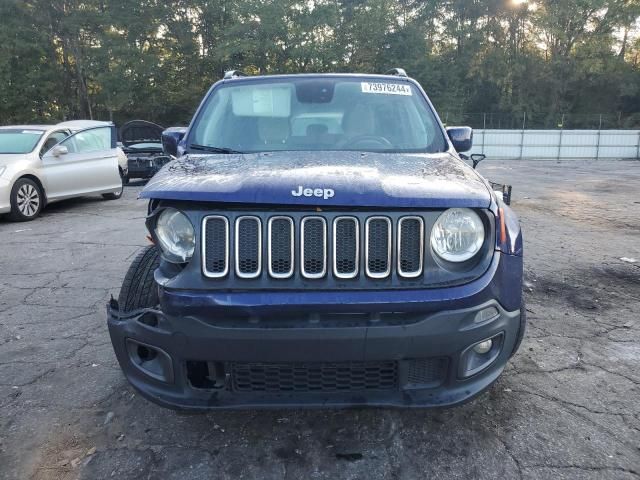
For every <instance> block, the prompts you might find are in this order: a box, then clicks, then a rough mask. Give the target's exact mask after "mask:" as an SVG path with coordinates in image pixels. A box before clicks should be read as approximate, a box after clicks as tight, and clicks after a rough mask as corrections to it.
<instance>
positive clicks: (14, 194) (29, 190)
mask: <svg viewBox="0 0 640 480" xmlns="http://www.w3.org/2000/svg"><path fill="white" fill-rule="evenodd" d="M43 205H44V194H43V192H42V189H41V188H40V186H39V185H38V184H37V183H36V182H34V181H33V180H31V179H30V178H19V179H18V180H17V181H16V183H14V184H13V188H12V189H11V213H9V218H10V219H11V220H13V221H15V222H28V221H30V220H34V219H35V218H37V217H38V215H40V212H41V211H42V206H43Z"/></svg>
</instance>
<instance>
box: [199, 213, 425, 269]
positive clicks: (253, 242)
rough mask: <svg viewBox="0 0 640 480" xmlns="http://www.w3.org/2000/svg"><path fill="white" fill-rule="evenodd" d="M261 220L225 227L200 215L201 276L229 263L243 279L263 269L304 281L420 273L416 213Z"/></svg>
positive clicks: (243, 219) (420, 224) (420, 223)
mask: <svg viewBox="0 0 640 480" xmlns="http://www.w3.org/2000/svg"><path fill="white" fill-rule="evenodd" d="M263 218H264V220H261V218H260V217H258V216H254V215H244V216H238V217H236V218H235V219H232V222H233V225H232V228H230V225H229V224H230V221H229V220H228V219H227V218H226V217H224V216H221V215H211V216H207V217H205V218H204V221H203V228H202V265H203V271H204V274H205V276H207V277H210V278H221V277H224V276H226V275H227V274H228V272H229V270H230V269H229V264H230V263H232V265H233V266H232V269H233V270H234V271H235V274H236V276H237V277H239V278H245V279H250V278H257V277H259V276H261V275H262V274H263V273H264V271H265V270H266V273H267V274H268V275H269V276H270V277H272V278H275V279H286V278H290V277H292V276H293V275H294V273H295V272H296V271H298V272H299V273H300V275H301V276H302V277H304V278H308V279H320V278H324V277H326V276H327V275H331V273H332V274H333V276H335V277H336V278H339V279H349V278H355V277H357V276H358V275H366V276H367V277H369V278H371V279H384V278H388V277H389V276H390V275H391V274H392V272H393V270H394V267H395V270H396V272H397V274H398V276H400V277H403V278H407V279H410V278H416V277H419V276H421V275H422V274H423V271H424V267H423V264H424V248H425V245H424V238H425V226H424V220H423V219H422V217H420V216H401V217H400V218H398V219H397V220H394V221H392V220H391V218H389V217H387V216H382V215H374V216H369V217H368V218H366V219H362V221H360V220H359V219H358V218H356V217H354V216H349V215H343V216H337V217H335V218H333V220H332V221H331V222H328V221H327V218H325V217H324V216H320V215H309V216H304V217H303V218H301V219H300V220H294V219H293V218H292V217H290V216H287V215H274V216H271V217H268V218H265V217H263ZM265 225H266V228H265ZM231 230H233V239H231ZM265 230H266V231H265ZM330 230H331V231H330ZM361 238H362V240H361ZM296 242H297V243H296ZM361 242H362V243H363V245H364V247H363V251H362V252H361V251H360V250H361V249H360V244H361ZM231 243H233V248H230V244H231ZM394 249H395V251H394ZM361 256H362V257H363V258H362V260H361ZM263 258H264V259H265V262H266V264H267V265H266V267H265V268H263ZM394 258H395V260H393V261H392V259H394ZM396 260H397V261H396ZM361 262H362V267H361Z"/></svg>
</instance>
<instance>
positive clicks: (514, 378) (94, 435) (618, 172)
mask: <svg viewBox="0 0 640 480" xmlns="http://www.w3.org/2000/svg"><path fill="white" fill-rule="evenodd" d="M480 170H481V171H482V172H483V173H484V174H485V175H486V176H487V177H489V178H491V179H493V180H495V181H506V182H510V183H512V184H513V185H514V197H515V198H514V202H513V207H514V208H515V210H516V211H517V212H518V213H519V214H520V216H521V219H522V225H523V229H524V232H525V249H526V267H525V270H526V282H527V283H526V285H527V292H526V297H527V302H528V308H527V309H528V312H529V313H528V315H529V330H528V334H527V336H526V337H525V340H524V342H523V344H522V347H521V349H520V352H519V353H518V354H517V355H516V357H514V358H513V359H512V361H511V362H510V364H509V365H508V367H507V369H506V371H505V373H504V374H503V375H502V377H501V378H500V380H499V381H498V382H497V383H496V384H495V385H494V386H493V388H491V389H490V390H489V391H488V392H487V393H485V394H484V395H482V396H481V397H479V398H477V399H476V400H475V401H473V402H471V403H469V404H466V405H464V406H462V407H458V408H454V409H448V410H436V411H434V410H410V411H402V410H386V409H354V410H346V411H317V410H316V411H298V410H284V411H241V412H221V413H210V414H208V415H199V416H182V415H178V414H176V413H174V412H172V411H169V410H164V409H162V408H159V407H156V406H155V405H153V404H151V403H149V402H147V401H145V400H144V399H142V398H141V397H140V396H139V395H136V394H135V393H134V391H133V390H132V388H131V387H129V385H128V384H127V382H126V381H125V379H124V377H123V376H122V374H121V373H120V370H119V368H118V365H117V363H116V359H115V357H114V355H113V352H112V349H111V344H110V341H109V337H108V333H107V328H106V322H105V309H104V305H105V303H106V302H107V300H108V298H109V296H110V295H112V294H113V295H116V296H117V293H118V291H119V288H120V284H121V281H122V278H123V276H124V273H125V271H126V269H127V267H128V264H129V262H130V260H131V259H132V257H133V256H134V255H135V253H136V251H137V250H138V249H139V248H140V246H142V245H144V244H145V242H146V240H145V231H144V226H143V218H144V214H145V203H144V202H142V201H136V194H137V192H138V191H139V189H140V187H139V186H138V187H136V186H133V187H129V188H127V189H126V193H125V196H124V198H123V199H122V200H119V201H112V202H106V201H102V200H101V199H97V198H93V199H91V198H90V199H82V200H75V201H68V202H64V203H61V204H55V205H52V206H51V207H50V208H48V209H47V210H45V212H44V214H43V215H42V217H41V218H40V219H38V220H36V221H34V222H31V223H22V224H20V223H9V222H7V221H6V220H0V245H2V247H3V248H2V249H0V478H3V479H14V478H15V479H27V478H31V479H74V478H89V479H93V478H108V477H114V478H119V479H124V478H136V479H138V478H140V479H144V478H164V479H171V478H180V479H182V478H184V479H192V478H199V479H200V478H202V479H205V478H207V479H208V478H264V479H270V478H274V479H275V478H278V479H279V478H332V479H333V478H362V479H378V478H380V479H382V478H492V479H493V478H535V479H545V478H549V479H551V478H553V479H556V478H581V479H583V478H586V479H608V478H616V479H637V478H640V368H639V367H640V320H639V319H638V312H639V311H640V194H639V192H640V162H634V161H619V162H597V163H596V162H583V161H576V162H564V163H556V162H553V161H541V162H529V161H511V162H497V161H494V162H491V161H486V162H485V163H483V164H482V165H481V166H480ZM622 257H629V258H635V259H637V260H638V262H636V263H630V262H627V261H623V260H621V258H622Z"/></svg>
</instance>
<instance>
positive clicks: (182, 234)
mask: <svg viewBox="0 0 640 480" xmlns="http://www.w3.org/2000/svg"><path fill="white" fill-rule="evenodd" d="M156 238H157V239H158V242H159V243H160V248H161V249H162V253H164V256H165V258H166V259H167V260H168V261H170V262H175V263H184V262H186V261H188V260H189V259H190V258H191V257H192V256H193V251H194V249H195V246H196V237H195V232H194V230H193V225H192V224H191V222H190V221H189V219H188V218H187V216H186V215H185V214H184V213H182V212H180V211H178V210H176V209H175V208H167V209H165V210H163V211H162V213H160V216H159V217H158V221H157V222H156Z"/></svg>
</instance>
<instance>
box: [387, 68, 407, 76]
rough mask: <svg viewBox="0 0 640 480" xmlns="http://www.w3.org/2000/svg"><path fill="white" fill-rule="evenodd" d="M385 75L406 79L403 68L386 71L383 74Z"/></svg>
mask: <svg viewBox="0 0 640 480" xmlns="http://www.w3.org/2000/svg"><path fill="white" fill-rule="evenodd" d="M384 74H385V75H396V76H398V77H408V75H407V72H406V71H405V70H404V68H392V69H391V70H387V71H386V72H384Z"/></svg>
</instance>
